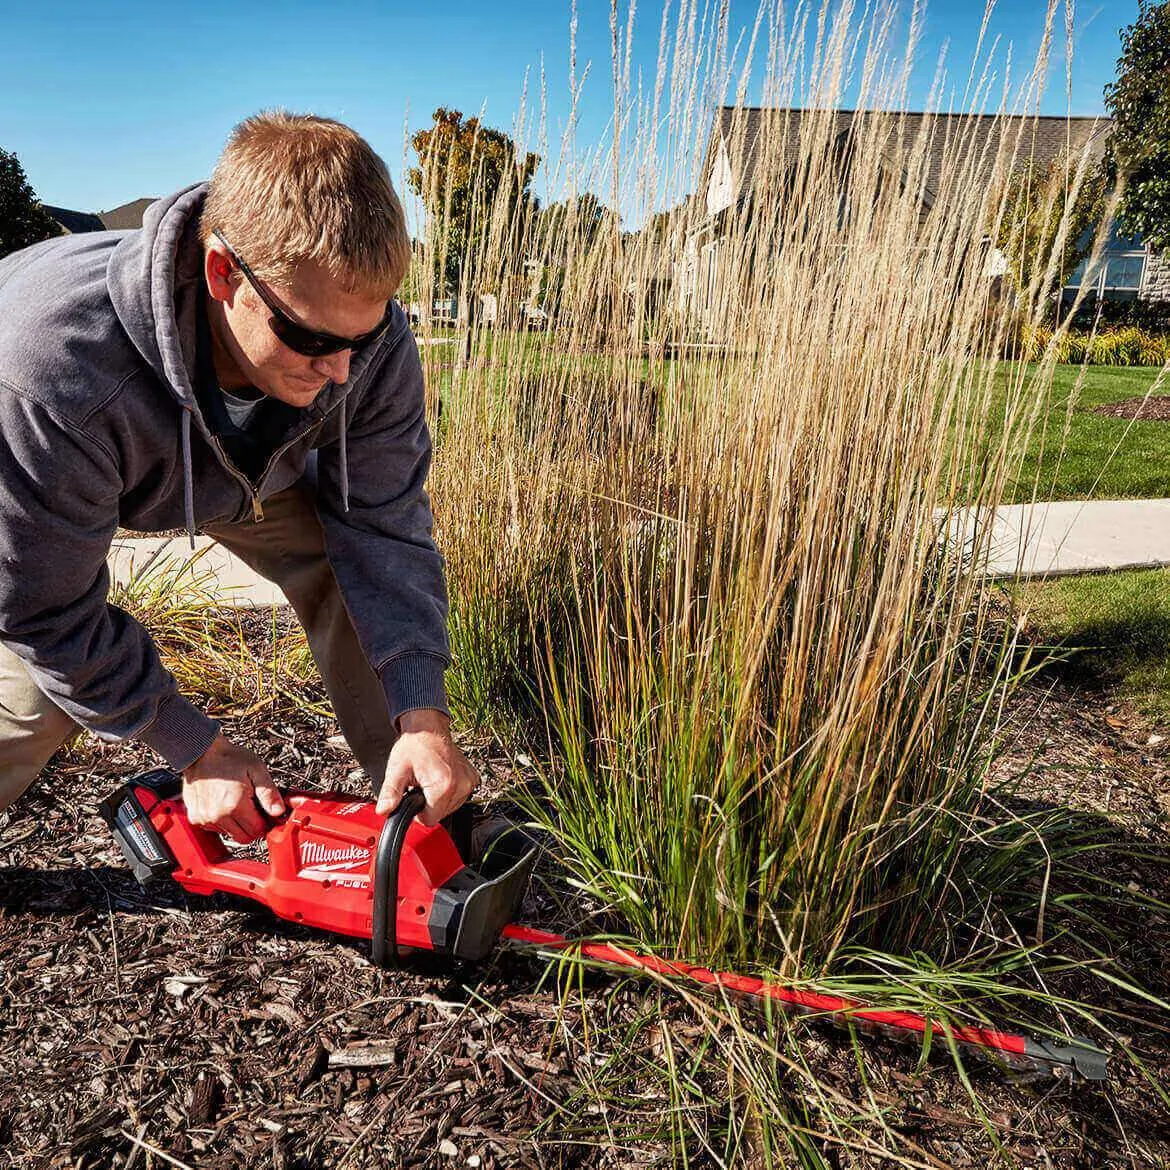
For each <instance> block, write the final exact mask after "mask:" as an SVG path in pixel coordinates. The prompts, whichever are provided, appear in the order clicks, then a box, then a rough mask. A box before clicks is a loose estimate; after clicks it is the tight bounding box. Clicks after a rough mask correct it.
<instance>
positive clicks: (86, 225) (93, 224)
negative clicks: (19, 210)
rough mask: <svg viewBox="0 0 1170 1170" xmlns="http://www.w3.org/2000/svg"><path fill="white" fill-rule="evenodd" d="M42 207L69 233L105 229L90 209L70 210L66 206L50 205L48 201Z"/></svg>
mask: <svg viewBox="0 0 1170 1170" xmlns="http://www.w3.org/2000/svg"><path fill="white" fill-rule="evenodd" d="M43 207H44V209H45V210H46V211H47V212H48V213H49V214H50V215H51V216H52V217H53V218H54V219H55V220H56V221H57V222H58V223H59V224H60V225H61V226H62V227H63V228H64V229H65V230H66V231H67V232H69V233H70V234H71V235H73V234H76V233H77V232H100V231H104V230H105V226H106V225H105V224H104V223H102V221H101V219H100V218H99V217H98V216H96V215H94V214H93V212H92V211H70V210H69V208H67V207H51V206H50V205H49V204H48V203H45V204H43Z"/></svg>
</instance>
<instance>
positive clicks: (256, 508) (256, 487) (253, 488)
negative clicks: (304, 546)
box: [210, 418, 325, 524]
mask: <svg viewBox="0 0 1170 1170" xmlns="http://www.w3.org/2000/svg"><path fill="white" fill-rule="evenodd" d="M324 422H325V420H324V419H323V418H322V419H318V420H317V422H315V423H314V424H313V425H312V426H309V427H306V428H305V429H304V430H303V431H301V432H300V433H299V434H296V435H293V437H292V438H291V439H289V440H288V442H286V443H283V444H282V445H281V446H279V447H277V449H276V450H275V451H273V453H272V454H271V455H270V456H269V457H268V462H267V463H266V464H265V465H264V470H263V471H262V472H261V473H260V478H259V479H258V480H256V482H255V483H253V482H252V481H251V480H250V479H249V478H248V477H247V476H246V475H245V474H244V473H243V472H242V471H241V470H240V469H239V468H238V467H237V466H236V465H235V464H234V463H233V462H232V461H231V457H230V456H229V455H228V453H227V452H226V451H225V450H224V447H223V444H222V443H221V442H220V441H219V436H218V435H216V434H212V435H211V436H210V438H211V441H212V442H213V443H214V444H215V449H216V450H217V451H218V452H219V457H220V459H221V461H222V462H223V465H224V467H226V468H227V470H228V471H229V472H231V474H232V475H234V476H235V477H236V479H238V480H239V481H240V483H242V484H243V485H244V487H246V488H247V489H248V495H249V498H250V499H251V501H252V519H253V520H254V521H255V522H256V523H257V524H259V523H260V521H261V520H263V519H264V505H263V504H262V503H261V501H260V488H261V486H262V485H263V483H264V481H265V480H266V479H267V478H268V473H269V472H270V471H271V470H272V468H273V466H274V465H275V463H276V461H277V460H278V459H279V458H280V457H281V456H282V455H283V454H284V453H285V452H286V451H287V450H288V449H289V448H290V447H293V446H295V445H296V444H297V443H299V442H300V441H301V439H303V438H305V437H306V436H307V435H311V434H312V433H313V431H315V430H318V429H320V427H321V426H323V425H324Z"/></svg>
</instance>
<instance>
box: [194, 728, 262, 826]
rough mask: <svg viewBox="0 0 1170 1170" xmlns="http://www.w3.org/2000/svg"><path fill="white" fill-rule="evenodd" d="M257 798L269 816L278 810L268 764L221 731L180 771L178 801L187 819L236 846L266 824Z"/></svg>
mask: <svg viewBox="0 0 1170 1170" xmlns="http://www.w3.org/2000/svg"><path fill="white" fill-rule="evenodd" d="M257 801H259V802H260V807H262V808H263V809H264V811H265V812H267V813H268V814H269V815H270V816H274V817H278V816H280V815H281V814H282V813H283V812H284V801H283V800H282V799H281V796H280V793H279V792H278V791H277V788H276V785H275V784H274V783H273V782H272V776H271V774H270V773H269V771H268V765H267V764H265V763H264V761H263V760H262V759H261V758H260V757H259V756H258V755H256V754H255V752H250V751H249V750H248V749H247V748H245V747H240V746H239V745H238V744H234V743H232V742H231V740H229V739H227V738H225V737H224V736H223V735H220V736H218V737H217V738H216V741H215V743H213V744H212V745H211V747H209V748H208V749H207V751H205V752H204V753H203V755H201V756H200V757H199V759H197V760H196V761H195V762H194V763H193V764H192V765H191V766H190V767H188V768H186V769H185V770H184V772H183V803H184V804H185V805H186V806H187V818H188V820H190V822H191V824H193V825H199V826H200V827H201V828H204V829H211V830H212V831H214V832H216V833H219V834H221V835H222V836H224V837H230V838H231V839H232V840H233V841H237V842H239V844H241V845H244V844H246V843H247V842H249V841H254V840H255V839H256V838H257V837H261V836H263V835H264V833H265V831H266V830H267V828H268V826H267V825H266V824H265V822H264V817H263V816H262V815H261V813H260V808H257V806H256V802H257Z"/></svg>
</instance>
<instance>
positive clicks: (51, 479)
mask: <svg viewBox="0 0 1170 1170" xmlns="http://www.w3.org/2000/svg"><path fill="white" fill-rule="evenodd" d="M205 192H206V186H205V185H200V186H196V187H191V188H188V189H187V190H185V191H181V192H179V193H178V194H177V195H174V196H172V197H170V198H167V199H161V200H159V201H158V202H157V203H155V204H153V205H152V206H151V207H150V208H149V209H148V210H147V212H146V217H145V220H144V223H143V227H142V229H141V230H140V231H130V232H97V233H93V234H89V235H77V236H66V237H63V238H60V239H55V240H49V241H47V242H45V243H43V244H37V245H35V246H34V247H31V248H26V249H24V250H23V251H21V252H16V253H14V254H13V255H11V256H8V257H6V258H5V259H4V260H0V640H2V641H3V643H4V644H5V645H6V646H8V647H9V648H10V649H11V650H13V651H14V652H15V653H16V654H18V655H19V656H20V657H21V659H22V660H23V661H24V662H25V664H26V665H27V666H28V669H29V672H30V673H31V675H32V677H33V679H34V681H35V682H36V684H37V686H38V687H39V688H40V689H41V690H42V691H43V692H44V693H45V694H46V695H48V697H49V698H50V699H52V700H53V702H54V703H56V704H57V705H58V706H59V707H61V708H62V710H64V711H65V712H67V713H68V714H69V715H71V716H72V717H73V718H74V719H75V720H76V721H77V722H78V723H80V724H81V725H82V726H83V727H85V728H87V729H88V730H90V731H92V732H93V733H94V734H96V735H98V736H100V737H101V738H103V739H107V740H120V739H125V738H134V739H138V740H141V741H142V742H143V743H146V744H148V745H149V746H150V747H151V748H153V749H154V750H155V751H157V752H158V753H159V755H161V756H162V757H163V758H164V759H165V760H166V761H167V763H168V764H170V765H171V767H173V768H176V769H182V768H185V767H186V766H187V765H189V764H190V763H191V762H192V761H194V760H195V759H196V758H198V756H200V755H201V754H202V753H203V752H204V751H205V750H206V749H207V748H208V747H209V746H210V744H211V742H212V741H213V740H214V738H215V736H216V733H217V731H218V724H217V723H216V722H215V721H214V720H213V719H210V718H208V717H207V716H206V715H205V714H203V712H201V711H200V710H199V709H198V708H196V707H195V706H194V705H193V704H192V703H190V702H189V701H188V700H187V699H185V698H183V697H182V696H181V695H180V694H179V693H178V690H177V688H176V684H175V680H174V678H173V677H172V676H171V675H170V674H169V673H168V672H167V671H166V670H165V669H164V668H163V666H162V664H161V663H160V661H159V657H158V653H157V651H156V649H155V646H154V643H153V642H152V641H151V638H150V635H149V634H148V633H147V631H146V630H145V629H144V628H143V627H142V626H141V625H139V624H138V622H136V621H135V620H134V619H133V618H131V617H130V616H129V615H128V614H126V613H125V612H124V611H123V610H121V609H119V608H117V607H116V606H112V605H110V604H108V602H107V599H106V598H107V591H108V589H109V585H110V579H109V573H108V571H107V568H106V556H107V554H108V552H109V549H110V543H111V541H112V539H113V536H114V533H115V531H116V530H117V528H118V527H119V526H122V527H125V528H131V529H135V530H137V531H140V532H159V531H163V530H166V529H171V528H179V527H183V528H186V529H187V531H188V532H190V533H191V534H192V535H193V534H194V533H195V531H196V530H197V529H199V528H200V527H201V526H203V525H205V524H208V523H211V522H213V521H216V522H221V523H222V522H235V521H242V520H245V519H249V518H251V517H253V515H254V514H256V510H257V508H258V507H259V501H262V500H263V499H265V498H267V497H268V496H271V495H273V494H275V493H276V492H279V491H281V490H283V489H284V488H287V487H289V486H291V485H292V484H294V483H295V482H296V481H297V480H298V479H300V477H301V475H302V473H303V472H304V470H305V462H306V459H307V457H308V456H309V453H310V451H312V450H316V451H317V452H318V456H317V462H318V478H317V488H316V497H315V502H316V508H317V513H318V515H319V516H320V518H321V523H322V526H323V528H324V531H325V545H326V550H327V553H328V556H329V561H330V564H331V565H332V567H333V571H334V573H335V575H336V577H337V581H338V584H339V586H340V588H341V593H342V596H343V598H344V600H345V605H346V608H347V609H348V610H349V613H350V615H351V617H352V619H353V623H354V626H355V628H356V630H357V634H358V638H359V640H360V642H361V645H362V649H363V650H364V651H365V653H366V656H367V657H368V659H369V661H370V663H371V664H372V665H373V667H374V668H375V670H376V671H377V672H378V674H379V677H380V678H381V679H382V682H383V685H384V688H385V691H386V697H387V702H388V705H389V710H390V714H391V716H392V717H393V718H396V717H397V716H398V715H399V714H401V713H402V712H403V711H407V710H410V709H412V708H418V707H434V708H439V709H445V708H446V702H445V697H444V691H443V671H444V669H445V667H446V665H447V663H448V661H449V651H448V644H447V596H446V587H445V584H444V579H443V562H442V559H441V558H440V556H439V554H438V552H437V551H436V549H435V545H434V543H433V541H432V539H431V527H432V519H431V510H430V503H429V501H428V499H427V494H426V492H425V490H424V487H423V485H424V482H425V480H426V475H427V469H428V467H429V465H430V457H431V444H430V436H429V434H428V432H427V426H426V421H425V417H424V408H423V379H422V369H421V366H420V363H419V358H418V350H417V349H416V347H415V344H414V339H413V338H412V336H411V334H410V330H409V329H408V328H407V323H406V320H405V316H404V315H403V314H402V313H401V311H398V312H397V313H396V315H395V320H394V323H393V324H392V325H391V327H390V329H389V330H388V331H387V333H386V334H385V336H384V337H383V338H382V339H381V341H380V342H378V343H377V344H376V345H374V346H371V347H370V349H369V350H367V351H364V352H362V353H360V354H357V355H355V357H354V359H353V362H352V363H351V368H350V376H349V380H348V381H347V382H346V383H345V384H344V385H340V386H338V385H334V384H333V383H329V384H328V385H327V386H326V387H325V389H324V390H322V391H321V393H320V394H319V395H318V397H317V399H316V401H315V402H314V403H313V405H312V406H310V407H307V408H305V409H303V410H300V411H298V412H296V417H295V419H294V421H293V422H292V424H291V426H290V428H289V430H288V431H287V432H286V433H285V435H284V437H283V439H282V440H281V442H280V445H279V446H278V448H277V450H276V452H275V454H274V456H273V458H272V459H271V460H270V461H269V464H268V467H267V468H266V469H265V471H264V472H263V474H262V475H261V476H260V478H259V480H258V481H257V484H256V488H257V489H258V490H257V491H256V493H255V495H256V497H257V498H256V499H254V498H253V495H254V493H253V490H252V485H251V484H250V483H249V481H248V480H247V479H246V478H245V477H244V476H242V475H241V474H240V473H239V472H238V471H237V470H236V469H235V468H234V467H233V466H232V465H231V464H230V462H229V461H228V460H227V459H226V458H225V457H224V456H222V455H221V453H220V449H219V447H218V445H217V444H216V443H215V442H213V441H212V437H211V432H210V430H209V429H208V426H207V423H206V422H205V420H204V418H203V416H202V414H201V413H200V410H199V407H198V405H197V401H196V396H195V392H194V388H193V378H194V371H195V332H196V306H197V298H198V297H199V296H200V295H202V287H203V286H202V283H201V279H200V278H201V272H202V250H201V248H200V246H199V242H198V237H197V234H196V229H197V225H198V217H199V212H200V209H201V208H202V205H203V197H204V194H205ZM261 510H262V509H261ZM261 523H263V521H261Z"/></svg>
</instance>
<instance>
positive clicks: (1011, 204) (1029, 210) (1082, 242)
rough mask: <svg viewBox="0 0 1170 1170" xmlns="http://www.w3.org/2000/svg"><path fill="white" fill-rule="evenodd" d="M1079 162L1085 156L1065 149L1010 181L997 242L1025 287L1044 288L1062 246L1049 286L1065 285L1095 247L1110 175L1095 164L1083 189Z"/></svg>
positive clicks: (1019, 173)
mask: <svg viewBox="0 0 1170 1170" xmlns="http://www.w3.org/2000/svg"><path fill="white" fill-rule="evenodd" d="M1078 165H1079V159H1077V158H1075V157H1074V158H1071V159H1069V158H1066V157H1065V155H1063V154H1060V155H1057V157H1056V158H1053V159H1051V160H1050V161H1049V162H1048V163H1046V164H1032V165H1030V166H1027V167H1024V168H1022V169H1020V170H1019V171H1017V172H1016V173H1015V174H1014V175H1013V176H1012V178H1011V180H1010V185H1009V187H1008V192H1007V201H1006V206H1005V209H1004V216H1003V220H1002V224H1001V227H1000V233H999V239H998V241H997V243H998V246H999V248H1000V250H1001V251H1002V252H1003V253H1004V254H1005V255H1006V256H1007V260H1008V269H1009V271H1010V273H1011V276H1012V279H1013V280H1014V281H1015V283H1016V285H1017V287H1018V288H1019V290H1020V291H1021V292H1027V290H1029V289H1032V288H1036V289H1039V288H1040V286H1041V283H1042V282H1043V281H1044V280H1045V277H1046V275H1047V274H1048V271H1049V266H1050V263H1051V259H1052V256H1053V253H1054V251H1055V250H1056V248H1057V247H1058V245H1059V246H1060V254H1059V256H1058V257H1057V262H1056V267H1055V270H1054V271H1052V273H1051V275H1052V277H1053V278H1054V283H1053V284H1052V285H1051V286H1050V287H1049V291H1054V290H1056V291H1058V290H1060V289H1061V288H1063V287H1064V285H1065V283H1066V282H1067V281H1068V278H1069V277H1070V276H1071V275H1072V273H1073V270H1074V269H1075V268H1076V266H1077V265H1078V264H1079V263H1080V262H1081V261H1082V260H1083V259H1084V258H1085V256H1086V255H1087V254H1088V253H1089V251H1090V249H1091V247H1092V244H1093V229H1094V228H1095V227H1096V226H1097V224H1098V223H1099V222H1100V220H1101V216H1102V214H1103V213H1104V207H1105V192H1106V188H1107V184H1108V180H1107V177H1106V174H1105V169H1104V167H1103V166H1102V165H1101V164H1100V163H1090V164H1089V170H1088V171H1087V172H1086V174H1085V176H1084V181H1083V182H1082V183H1081V184H1080V186H1079V188H1077V187H1076V174H1077V168H1078ZM1074 188H1075V192H1074ZM1070 199H1072V200H1073V201H1072V204H1071V205H1070V203H1069V200H1070ZM1062 232H1063V237H1062V236H1061V233H1062Z"/></svg>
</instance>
